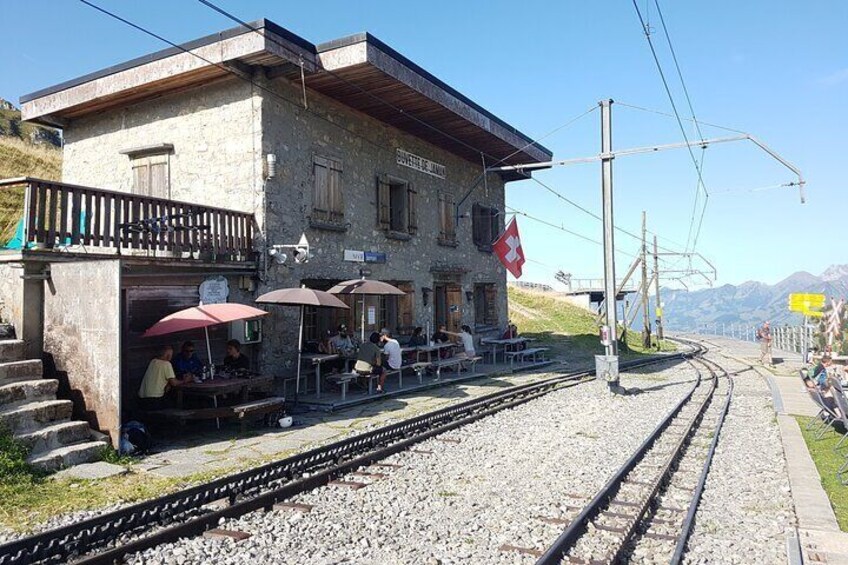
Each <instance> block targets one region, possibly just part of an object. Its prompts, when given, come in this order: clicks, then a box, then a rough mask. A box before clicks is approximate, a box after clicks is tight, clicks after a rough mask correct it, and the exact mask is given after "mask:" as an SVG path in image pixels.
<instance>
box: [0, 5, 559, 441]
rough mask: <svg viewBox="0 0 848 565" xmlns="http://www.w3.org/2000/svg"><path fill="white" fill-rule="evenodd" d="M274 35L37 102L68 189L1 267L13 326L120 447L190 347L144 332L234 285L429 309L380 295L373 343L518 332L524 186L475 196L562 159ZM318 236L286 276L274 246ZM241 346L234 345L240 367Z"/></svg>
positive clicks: (408, 74)
mask: <svg viewBox="0 0 848 565" xmlns="http://www.w3.org/2000/svg"><path fill="white" fill-rule="evenodd" d="M252 25H253V26H255V27H257V28H259V32H258V33H257V32H253V31H250V30H248V29H246V28H244V27H239V28H235V29H229V30H225V31H222V32H220V33H217V34H214V35H210V36H207V37H204V38H201V39H198V40H196V41H192V42H190V43H188V44H186V47H187V48H189V49H191V50H192V53H194V54H196V55H199V56H200V57H202V59H201V58H198V57H196V56H194V55H192V54H189V53H185V52H183V51H181V50H179V49H167V50H165V51H160V52H158V53H153V54H150V55H147V56H145V57H141V58H139V59H135V60H132V61H128V62H126V63H122V64H119V65H116V66H114V67H110V68H108V69H104V70H101V71H97V72H94V73H91V74H89V75H85V76H82V77H79V78H76V79H73V80H70V81H68V82H65V83H62V84H59V85H56V86H53V87H49V88H46V89H44V90H41V91H38V92H35V93H32V94H30V95H27V96H24V97H23V98H22V100H21V101H22V112H23V117H24V119H25V120H29V121H32V122H36V123H40V124H45V125H51V126H56V127H61V128H62V130H63V135H64V142H65V148H64V163H63V181H64V182H65V183H68V184H66V185H55V184H49V185H46V184H41V183H38V182H25V183H23V184H24V185H25V186H26V187H27V195H28V196H27V198H28V208H27V210H28V212H27V213H28V216H27V218H26V222H25V224H26V228H27V232H26V237H25V240H26V241H25V243H24V245H23V248H22V249H21V250H19V251H17V252H15V253H6V254H4V255H2V256H0V261H5V263H4V264H2V265H0V269H2V270H4V271H5V272H3V273H0V274H3V275H5V276H6V278H9V279H10V280H11V281H12V282H7V283H4V285H3V286H0V295H2V297H3V299H4V301H5V306H4V313H5V314H6V315H7V316H10V317H12V318H13V319H14V320H15V322H16V323H17V325H18V326H19V333H23V334H24V336H25V337H26V338H27V339H28V341H29V343H30V344H31V349H32V350H33V351H40V349H41V348H42V345H43V348H44V349H45V350H46V351H48V352H49V353H51V354H52V355H53V356H54V357H55V358H56V362H57V366H58V367H59V369H60V370H64V371H67V372H68V374H69V380H70V382H71V385H72V386H73V387H75V388H78V389H79V390H81V391H82V394H81V395H82V397H83V398H82V401H83V402H84V403H85V405H86V407H87V409H88V410H89V411H92V412H96V418H95V419H96V420H98V421H99V423H100V424H101V427H102V428H105V429H109V430H110V431H112V432H113V437H114V432H115V430H116V429H117V428H116V427H117V425H118V424H119V423H120V420H121V416H120V410H121V404H123V405H124V406H127V404H128V403H130V402H132V401H133V400H134V391H135V390H136V389H137V384H138V381H139V380H140V378H141V376H142V373H143V370H144V366H145V364H146V362H147V360H148V359H149V358H150V356H151V354H152V352H153V349H154V347H155V346H156V345H157V344H158V343H161V342H163V341H174V340H175V339H179V338H181V337H183V336H180V337H175V338H173V339H170V340H168V339H160V340H158V341H157V340H143V339H141V337H140V336H141V333H142V332H143V331H144V330H145V329H146V328H147V327H149V326H150V325H151V324H152V323H153V322H155V321H156V320H157V319H159V318H160V317H161V316H163V315H165V314H168V313H170V312H173V311H175V310H177V309H180V308H183V307H187V306H191V305H196V304H197V303H198V300H199V298H200V297H199V294H198V288H199V285H200V284H201V283H202V282H203V281H205V280H207V279H209V278H216V277H223V280H226V281H227V283H228V288H229V298H228V300H230V301H239V302H245V303H252V302H253V300H254V299H255V297H256V296H257V295H258V294H260V293H263V292H266V291H268V290H272V289H276V288H282V287H293V286H296V285H300V284H305V285H308V286H311V287H315V288H327V287H329V286H331V285H332V284H334V283H335V282H337V281H340V280H345V279H350V278H355V277H358V276H360V274H361V273H364V272H367V273H368V276H369V277H370V278H375V279H380V280H385V281H390V282H393V283H394V284H396V285H397V286H399V287H400V288H402V289H404V290H405V291H406V293H407V294H406V296H404V297H400V298H399V299H398V298H378V297H373V298H369V299H367V300H366V301H365V308H366V311H367V312H368V316H366V328H365V329H366V330H367V331H371V330H376V329H379V328H381V327H388V328H391V329H393V330H395V331H396V332H397V333H398V334H405V333H408V332H411V330H412V329H413V328H414V327H415V326H419V325H420V326H426V325H430V326H431V327H434V326H436V325H437V324H439V323H446V324H448V325H449V326H450V327H451V328H454V329H455V328H458V326H459V325H460V324H469V325H471V326H472V327H475V328H477V331H478V332H480V333H483V334H485V333H486V332H495V331H496V330H498V329H499V328H502V327H503V326H504V325H505V324H506V319H507V304H506V292H505V289H506V275H505V270H504V269H503V267H502V266H501V265H500V263H499V262H498V260H497V258H496V257H495V256H494V255H493V254H492V253H491V244H492V241H493V239H494V238H495V237H496V236H497V235H498V233H499V231H500V230H501V229H502V227H503V216H504V214H503V210H504V189H505V185H506V183H507V182H509V181H511V180H516V179H517V178H518V177H517V176H514V175H512V174H510V173H504V174H495V173H491V174H488V175H487V177H486V182H485V183H479V184H478V185H477V187H476V188H474V189H472V187H474V186H475V180H476V179H477V178H478V176H479V175H480V174H481V167H482V163H483V160H484V158H485V159H486V160H487V162H489V163H494V162H495V161H497V160H502V161H503V162H504V163H513V164H514V163H528V162H541V161H546V160H549V159H550V157H551V152H550V151H548V150H547V149H545V148H544V147H541V146H539V145H538V144H535V143H533V142H532V140H531V139H530V138H528V137H527V136H525V135H523V134H521V133H520V132H519V131H518V130H516V129H515V128H514V127H512V126H510V125H509V124H507V123H506V122H504V121H503V120H501V119H500V118H498V117H497V116H495V115H493V114H491V113H490V112H488V111H487V110H485V109H484V108H482V107H480V106H479V105H477V104H476V103H474V102H473V101H471V100H469V99H468V98H466V97H465V96H463V95H462V94H461V93H459V92H457V91H456V90H454V89H452V88H451V87H449V86H448V85H447V84H445V83H444V82H442V81H441V80H439V79H438V78H436V77H434V76H433V75H431V74H429V73H428V72H427V71H425V70H423V69H422V68H421V67H419V66H418V65H416V64H415V63H413V62H412V61H410V60H408V59H406V58H405V57H403V56H402V55H400V54H399V53H397V52H396V51H395V50H394V49H392V48H391V47H389V46H388V45H386V44H384V43H382V42H381V41H379V40H378V39H376V38H375V37H373V36H371V35H370V34H359V35H354V36H351V37H346V38H342V39H338V40H335V41H331V42H328V43H324V44H320V45H317V46H316V45H313V44H312V43H309V42H308V41H306V40H304V39H302V38H300V37H298V36H296V35H294V34H293V33H291V32H289V31H287V30H285V29H283V28H281V27H280V26H278V25H276V24H274V23H273V22H270V21H268V20H260V21H258V22H254V23H253V24H252ZM236 75H238V76H236ZM269 155H274V156H275V157H276V175H275V176H274V177H273V178H268V169H269V166H268V156H269ZM19 184H21V183H19ZM71 185H74V186H71ZM85 187H96V188H94V189H89V188H85ZM457 206H458V208H457ZM457 212H458V213H459V214H460V215H459V220H458V221H457ZM156 218H164V219H163V220H161V221H157V220H156ZM302 234H305V235H306V237H307V238H308V240H309V242H310V244H311V250H312V253H313V254H314V257H313V258H312V259H311V260H310V261H309V262H308V263H305V264H291V262H290V263H289V264H287V265H285V266H283V265H278V264H276V263H274V262H269V255H268V250H269V248H270V247H271V246H273V245H280V244H293V243H296V242H297V241H298V240H299V239H300V237H301V235H302ZM33 247H36V248H37V249H34V248H33ZM48 251H49V252H48ZM118 251H120V255H118V254H117V252H118ZM363 259H364V261H363ZM13 264H14V265H18V266H21V265H22V266H23V269H22V270H20V271H18V270H12V265H13ZM21 273H23V274H24V275H25V278H23V279H21V278H20V277H17V276H11V275H13V274H14V275H17V274H21ZM48 273H49V279H48V276H47V274H48ZM45 279H47V280H45ZM349 304H350V305H351V310H350V311H349V312H338V311H323V310H311V311H307V315H306V328H307V338H309V339H318V338H320V337H322V336H323V335H325V334H326V332H327V331H328V330H330V329H332V328H335V326H336V325H337V324H338V323H342V322H344V323H347V324H348V325H349V326H352V327H358V325H359V321H358V320H359V314H360V312H361V310H359V308H361V305H360V303H358V302H357V303H354V302H353V301H349ZM80 310H83V311H84V313H82V312H80ZM271 312H272V313H271V315H270V316H268V318H267V320H266V321H265V322H264V328H263V337H262V340H261V341H260V342H258V343H255V344H253V345H251V346H250V347H249V348H248V353H249V354H250V355H251V357H252V358H253V360H254V364H255V366H256V367H258V368H260V369H261V370H262V371H265V372H270V373H273V374H281V373H284V372H287V371H288V370H289V369H287V363H289V364H290V362H291V360H292V359H293V354H294V351H295V348H296V343H297V340H296V328H297V323H298V319H297V312H296V309H293V308H282V307H277V308H271ZM42 318H43V324H42V323H41V320H42ZM36 319H37V320H38V321H37V322H36V321H34V320H36ZM231 330H232V328H231ZM233 331H234V330H233ZM236 333H238V332H236ZM229 336H230V332H229V331H228V330H226V329H224V330H218V331H215V332H213V338H214V343H213V347H214V348H215V350H216V353H217V355H218V356H219V357H220V355H222V350H223V347H222V344H223V341H224V340H225V339H227V338H228V337H229ZM80 348H82V349H84V350H85V351H86V354H85V355H81V354H80V350H81V349H80ZM115 390H120V391H122V392H121V393H120V396H121V399H122V402H121V401H116V400H115V393H114V391H115Z"/></svg>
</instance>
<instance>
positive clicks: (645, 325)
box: [642, 210, 651, 349]
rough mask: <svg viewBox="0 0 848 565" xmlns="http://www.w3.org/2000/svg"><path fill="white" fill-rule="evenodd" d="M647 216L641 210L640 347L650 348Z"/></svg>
mask: <svg viewBox="0 0 848 565" xmlns="http://www.w3.org/2000/svg"><path fill="white" fill-rule="evenodd" d="M647 234H648V214H647V213H646V212H645V211H644V210H642V347H644V348H645V349H649V348H650V347H651V315H650V314H651V313H650V311H649V310H650V309H649V307H648V293H649V291H650V283H649V282H648V261H647V255H648V240H647Z"/></svg>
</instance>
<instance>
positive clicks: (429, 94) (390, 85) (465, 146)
mask: <svg viewBox="0 0 848 565" xmlns="http://www.w3.org/2000/svg"><path fill="white" fill-rule="evenodd" d="M248 25H249V26H250V27H251V28H254V29H255V30H257V31H258V33H257V32H256V31H254V29H248V28H247V27H244V26H240V27H237V28H233V29H229V30H226V31H223V32H220V33H216V34H213V35H209V36H206V37H203V38H200V39H197V40H195V41H191V42H189V43H186V44H183V45H182V46H181V48H174V47H172V48H170V49H165V50H163V51H159V52H156V53H152V54H150V55H146V56H144V57H140V58H137V59H133V60H131V61H127V62H125V63H122V64H119V65H115V66H113V67H109V68H107V69H103V70H101V71H97V72H95V73H91V74H88V75H85V76H82V77H79V78H76V79H73V80H70V81H67V82H64V83H61V84H58V85H55V86H53V87H50V88H46V89H44V90H40V91H37V92H33V93H32V94H28V95H25V96H22V97H21V112H22V118H23V119H24V120H28V121H33V122H37V123H42V124H46V125H51V126H57V127H65V126H67V125H68V124H69V123H70V122H71V121H73V120H74V119H77V118H81V117H84V116H87V115H91V114H94V113H97V112H103V111H108V110H113V109H117V108H121V107H125V106H127V105H129V104H134V103H137V102H141V101H144V100H150V99H153V98H157V97H160V96H163V95H166V94H171V93H174V92H180V91H184V90H188V89H193V88H197V87H200V86H203V85H209V84H211V83H216V82H218V81H222V80H227V79H232V78H233V75H234V74H235V75H238V76H241V77H242V78H245V79H250V77H252V76H256V73H257V72H258V71H261V72H264V73H265V74H266V76H268V77H274V78H276V77H285V78H288V79H294V78H296V79H299V77H300V73H301V68H302V69H303V72H304V74H305V76H306V85H307V87H308V88H309V89H311V90H313V91H316V92H319V93H321V94H324V95H326V96H329V97H331V98H334V99H336V100H338V101H339V102H341V103H342V104H345V105H347V106H349V107H351V108H353V109H355V110H358V111H361V112H364V113H366V114H368V115H370V116H372V117H374V118H376V119H378V120H380V121H382V122H384V123H386V124H389V125H391V126H394V127H397V128H399V129H401V130H403V131H406V132H408V133H410V134H412V135H414V136H416V137H418V138H421V139H424V140H426V141H428V142H430V143H432V144H434V145H436V146H438V147H441V148H443V149H445V150H448V151H450V152H452V153H455V154H456V155H459V156H460V157H462V158H464V159H467V160H469V161H471V162H474V163H480V165H481V167H482V165H483V161H482V159H483V157H484V156H485V157H486V161H487V162H486V164H487V165H490V166H491V165H493V164H495V163H494V162H495V161H498V160H502V161H500V164H520V163H536V162H541V161H548V160H550V159H551V157H552V153H551V152H550V151H549V150H548V149H546V148H544V147H542V146H541V145H539V144H537V143H534V142H533V140H532V139H530V138H529V137H527V136H526V135H524V134H522V133H521V132H520V131H518V130H517V129H516V128H514V127H512V126H510V125H509V124H507V123H506V122H505V121H503V120H501V119H500V118H498V117H497V116H495V115H493V114H492V113H490V112H488V111H487V110H485V109H484V108H482V107H481V106H479V105H478V104H476V103H475V102H473V101H472V100H470V99H469V98H467V97H465V96H464V95H462V94H461V93H459V92H458V91H456V90H454V89H453V88H451V87H450V86H448V85H447V84H445V83H444V82H442V81H441V80H439V79H438V78H436V77H435V76H433V75H431V74H430V73H428V72H427V71H425V70H424V69H422V68H421V67H419V66H418V65H416V64H415V63H413V62H412V61H410V60H409V59H407V58H405V57H404V56H403V55H401V54H399V53H398V52H397V51H395V50H394V49H392V48H391V47H389V46H388V45H386V44H385V43H383V42H381V41H380V40H378V39H377V38H375V37H374V36H372V35H370V34H367V33H362V34H357V35H353V36H350V37H346V38H343V39H339V40H335V41H331V42H329V43H324V44H321V45H318V46H317V47H316V46H315V45H313V44H311V43H309V42H308V41H306V40H304V39H302V38H301V37H298V36H297V35H295V34H293V33H291V32H289V31H288V30H286V29H284V28H282V27H280V26H278V25H277V24H275V23H273V22H271V21H269V20H264V19H263V20H258V21H255V22H251V23H250V24H248ZM185 50H188V51H190V52H189V53H187V52H186V51H185ZM508 178H512V177H508ZM515 178H522V177H517V176H516V177H515Z"/></svg>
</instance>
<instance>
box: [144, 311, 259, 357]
mask: <svg viewBox="0 0 848 565" xmlns="http://www.w3.org/2000/svg"><path fill="white" fill-rule="evenodd" d="M267 315H268V312H266V311H265V310H260V309H259V308H254V307H253V306H247V305H245V304H236V303H234V302H225V303H223V304H201V305H200V306H193V307H191V308H186V309H185V310H180V311H179V312H174V313H173V314H169V315H168V316H165V317H164V318H162V319H161V320H159V321H158V322H156V323H155V324H153V325H152V326H150V327H149V328H148V329H147V331H146V332H144V334H143V335H142V337H156V336H160V335H168V334H173V333H177V332H184V331H188V330H196V329H200V328H203V330H204V332H205V333H206V353H207V354H208V355H209V364H210V365H211V364H212V349H211V347H210V346H209V327H210V326H217V325H219V324H226V323H228V322H235V321H236V320H247V319H250V318H258V317H259V316H267Z"/></svg>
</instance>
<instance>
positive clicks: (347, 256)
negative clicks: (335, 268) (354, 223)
mask: <svg viewBox="0 0 848 565" xmlns="http://www.w3.org/2000/svg"><path fill="white" fill-rule="evenodd" d="M344 260H345V261H351V262H353V263H364V262H365V252H364V251H354V250H353V249H345V250H344Z"/></svg>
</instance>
